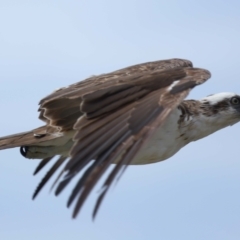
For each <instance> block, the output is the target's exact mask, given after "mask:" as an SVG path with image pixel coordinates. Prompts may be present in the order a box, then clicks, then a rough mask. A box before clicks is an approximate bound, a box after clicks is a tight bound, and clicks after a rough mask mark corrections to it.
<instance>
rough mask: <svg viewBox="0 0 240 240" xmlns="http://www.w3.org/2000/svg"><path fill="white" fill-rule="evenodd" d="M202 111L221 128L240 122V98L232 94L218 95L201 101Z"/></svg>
mask: <svg viewBox="0 0 240 240" xmlns="http://www.w3.org/2000/svg"><path fill="white" fill-rule="evenodd" d="M200 102H201V107H200V108H201V111H202V114H203V115H205V116H208V117H210V118H211V119H214V122H215V123H216V124H219V125H221V127H226V126H229V125H233V124H235V123H237V122H238V121H240V96H239V95H237V94H235V93H232V92H223V93H217V94H213V95H210V96H207V97H205V98H203V99H201V100H200Z"/></svg>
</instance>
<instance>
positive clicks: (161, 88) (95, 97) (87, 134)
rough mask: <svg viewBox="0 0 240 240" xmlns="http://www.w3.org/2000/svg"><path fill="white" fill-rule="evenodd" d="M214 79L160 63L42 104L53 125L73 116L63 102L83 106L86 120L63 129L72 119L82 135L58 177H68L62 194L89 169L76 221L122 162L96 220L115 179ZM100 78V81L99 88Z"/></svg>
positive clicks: (80, 185)
mask: <svg viewBox="0 0 240 240" xmlns="http://www.w3.org/2000/svg"><path fill="white" fill-rule="evenodd" d="M209 77H210V73H209V72H208V71H206V70H203V69H195V68H191V63H190V62H188V61H185V60H177V59H173V60H168V61H158V62H154V63H147V64H145V65H144V64H142V65H136V66H133V67H130V68H126V69H123V70H119V71H116V72H114V74H106V75H102V76H100V77H98V78H95V80H93V79H92V78H90V79H88V80H87V81H86V82H85V83H84V82H83V83H77V84H76V85H78V86H82V87H79V88H77V87H75V86H76V85H71V87H70V88H72V91H71V90H70V89H62V90H60V91H59V92H56V93H53V94H52V95H50V96H49V97H47V98H45V99H44V100H43V101H42V103H41V104H42V105H41V108H40V109H41V116H42V117H44V118H46V119H48V121H49V122H50V124H52V125H54V124H56V125H58V121H59V120H60V119H61V113H62V111H63V112H65V111H67V107H65V105H64V108H60V107H58V106H59V105H58V103H61V104H64V101H63V99H64V100H67V101H68V104H70V106H71V107H72V105H71V103H74V107H73V108H75V105H76V106H78V108H79V105H77V104H75V103H76V102H77V101H78V104H80V108H79V109H80V110H79V112H80V113H81V114H80V115H81V117H79V118H78V119H77V120H76V119H75V120H76V121H75V124H74V121H73V118H75V116H73V115H71V116H70V115H67V116H66V122H61V124H59V125H58V126H60V127H61V128H62V129H65V128H66V126H68V127H70V125H69V124H68V123H67V122H68V121H70V122H71V120H72V124H74V129H76V130H77V133H76V135H75V137H74V141H75V144H74V146H73V148H72V150H71V157H70V159H69V160H68V161H67V163H66V165H65V167H64V169H63V171H62V172H61V173H60V175H59V177H58V179H59V178H60V177H61V174H65V176H64V178H63V180H62V181H61V182H60V183H58V186H57V188H56V192H55V193H56V195H58V194H59V193H60V192H61V191H62V190H63V189H64V188H65V187H66V186H67V185H68V183H69V182H70V181H71V180H72V179H73V178H74V177H75V176H76V175H77V174H78V173H79V172H81V170H83V168H84V167H86V166H87V165H89V166H88V168H87V170H85V172H84V174H83V175H82V176H81V177H80V179H79V181H78V182H77V184H76V186H75V188H74V189H73V191H72V194H71V195H70V197H69V200H68V206H70V205H71V203H72V202H73V200H76V205H75V208H74V212H73V217H76V215H77V214H78V212H79V210H80V209H81V207H82V205H83V203H84V201H85V200H86V198H87V196H88V195H89V193H90V192H91V190H92V189H93V187H94V186H95V184H96V183H97V181H98V180H99V179H100V177H101V176H102V175H103V174H104V172H105V171H106V170H107V169H108V167H109V166H110V165H111V164H112V163H117V164H116V165H115V167H114V169H113V171H112V172H111V173H110V174H109V176H108V177H107V179H106V181H105V183H104V186H103V188H102V192H101V194H100V196H99V198H98V200H97V203H96V206H95V209H94V212H93V217H94V216H95V215H96V213H97V210H98V207H99V206H100V203H101V201H102V199H103V198H104V196H105V194H106V192H107V190H108V189H109V187H110V185H111V183H112V182H113V180H114V179H115V178H116V177H118V176H119V175H120V174H121V173H122V172H123V171H124V170H125V169H126V167H127V166H128V164H129V163H130V162H131V160H132V159H133V158H134V156H135V155H136V154H137V152H138V151H139V149H140V148H141V147H142V145H143V144H144V143H145V142H146V141H147V140H148V139H149V138H150V137H151V135H152V134H153V132H154V131H155V129H156V128H158V127H159V126H160V125H161V124H162V123H163V122H164V121H165V120H166V119H167V116H168V115H169V113H170V112H171V111H172V110H173V109H174V108H176V107H177V106H178V105H179V103H181V102H182V100H183V99H184V98H185V97H186V96H187V94H188V92H189V91H190V90H191V89H192V88H193V87H195V86H196V85H199V84H201V83H203V82H205V81H206V80H207V79H208V78H209ZM97 79H98V80H99V81H100V82H98V84H96V83H97ZM176 81H178V82H176ZM87 82H88V83H89V84H88V83H87ZM72 86H73V87H72ZM60 92H62V93H61V94H60ZM58 94H60V95H58ZM73 99H74V100H73ZM76 99H78V100H77V101H76ZM57 102H58V103H57ZM57 107H58V108H57ZM69 113H70V112H69ZM68 117H69V119H68ZM93 159H94V161H92V160H93ZM64 160H65V159H61V158H60V159H59V160H58V162H57V163H56V164H55V165H54V166H53V167H52V169H51V170H50V171H49V172H50V173H48V174H47V175H46V177H45V179H43V182H42V183H40V185H39V187H38V188H37V190H36V192H35V194H34V197H35V196H36V195H37V194H38V192H39V191H40V189H41V188H42V187H43V185H44V184H45V183H46V181H47V180H48V179H49V178H50V177H51V175H52V173H53V172H54V171H55V169H57V168H58V165H61V163H62V162H63V161H64ZM45 161H49V160H48V159H47V160H45Z"/></svg>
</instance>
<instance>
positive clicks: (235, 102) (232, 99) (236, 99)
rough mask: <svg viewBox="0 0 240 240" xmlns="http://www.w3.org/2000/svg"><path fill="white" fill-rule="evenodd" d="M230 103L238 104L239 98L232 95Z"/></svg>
mask: <svg viewBox="0 0 240 240" xmlns="http://www.w3.org/2000/svg"><path fill="white" fill-rule="evenodd" d="M231 103H232V104H233V105H238V104H240V99H239V98H237V97H233V98H231Z"/></svg>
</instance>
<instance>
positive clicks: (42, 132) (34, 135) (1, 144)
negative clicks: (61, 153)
mask: <svg viewBox="0 0 240 240" xmlns="http://www.w3.org/2000/svg"><path fill="white" fill-rule="evenodd" d="M61 136H62V134H60V133H59V132H57V131H56V129H55V133H54V132H53V131H50V133H49V131H47V127H46V126H42V127H39V128H36V129H34V130H31V131H28V132H22V133H17V134H13V135H9V136H5V137H1V138H0V150H3V149H7V148H14V147H20V146H31V145H36V144H39V143H43V142H47V141H49V140H52V139H54V138H58V137H61Z"/></svg>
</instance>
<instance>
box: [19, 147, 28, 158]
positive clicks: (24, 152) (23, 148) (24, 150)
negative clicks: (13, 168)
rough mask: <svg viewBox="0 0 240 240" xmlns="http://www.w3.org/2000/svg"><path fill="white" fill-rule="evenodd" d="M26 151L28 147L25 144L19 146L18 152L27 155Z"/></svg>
mask: <svg viewBox="0 0 240 240" xmlns="http://www.w3.org/2000/svg"><path fill="white" fill-rule="evenodd" d="M27 152H28V147H26V146H22V147H20V153H21V154H22V156H23V157H26V156H27Z"/></svg>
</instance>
